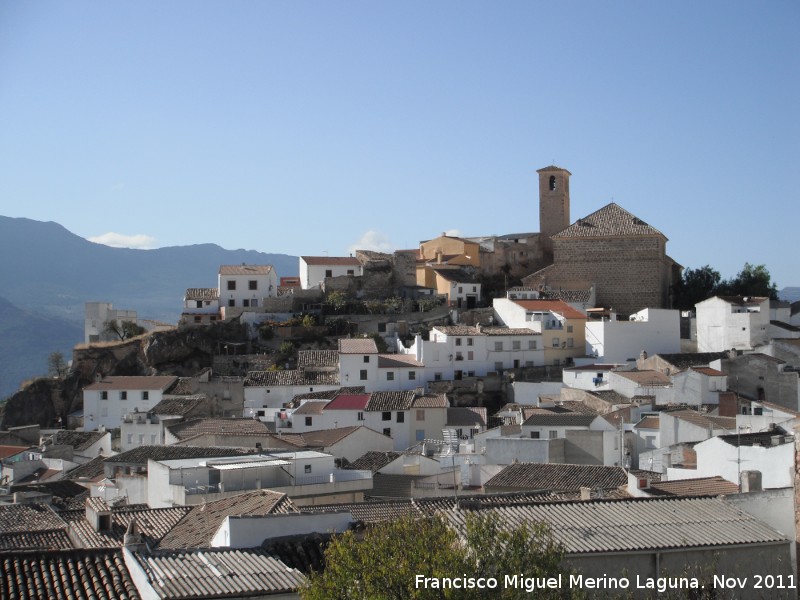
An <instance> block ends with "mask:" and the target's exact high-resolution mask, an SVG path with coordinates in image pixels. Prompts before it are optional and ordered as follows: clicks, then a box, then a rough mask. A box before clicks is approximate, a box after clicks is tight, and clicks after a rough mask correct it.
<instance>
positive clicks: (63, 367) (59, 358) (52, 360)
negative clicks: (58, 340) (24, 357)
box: [47, 352, 68, 379]
mask: <svg viewBox="0 0 800 600" xmlns="http://www.w3.org/2000/svg"><path fill="white" fill-rule="evenodd" d="M47 370H48V372H49V373H50V375H52V376H53V377H58V378H59V379H60V378H62V377H64V375H66V374H67V370H68V367H67V361H65V360H64V355H63V354H61V352H51V353H50V356H48V357H47Z"/></svg>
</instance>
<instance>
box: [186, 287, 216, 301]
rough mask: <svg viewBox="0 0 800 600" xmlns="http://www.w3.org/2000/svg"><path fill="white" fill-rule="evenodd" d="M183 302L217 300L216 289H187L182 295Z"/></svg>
mask: <svg viewBox="0 0 800 600" xmlns="http://www.w3.org/2000/svg"><path fill="white" fill-rule="evenodd" d="M183 298H184V300H209V301H211V300H219V290H218V289H217V288H188V289H187V290H186V293H185V294H184V295H183Z"/></svg>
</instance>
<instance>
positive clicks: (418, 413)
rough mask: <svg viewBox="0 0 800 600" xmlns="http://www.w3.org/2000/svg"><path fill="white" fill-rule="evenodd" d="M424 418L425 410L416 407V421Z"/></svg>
mask: <svg viewBox="0 0 800 600" xmlns="http://www.w3.org/2000/svg"><path fill="white" fill-rule="evenodd" d="M424 420H425V411H424V410H422V409H417V421H424Z"/></svg>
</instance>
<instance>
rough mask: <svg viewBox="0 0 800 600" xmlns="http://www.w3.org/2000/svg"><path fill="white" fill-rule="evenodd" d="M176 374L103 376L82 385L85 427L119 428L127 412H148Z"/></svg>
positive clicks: (168, 387) (175, 378)
mask: <svg viewBox="0 0 800 600" xmlns="http://www.w3.org/2000/svg"><path fill="white" fill-rule="evenodd" d="M177 380H178V378H177V377H175V376H172V375H159V376H153V377H104V378H103V379H101V380H100V381H97V382H95V383H93V384H91V385H87V386H86V387H85V388H83V428H84V430H85V431H96V430H97V429H100V428H101V427H104V428H106V429H115V428H119V427H120V426H121V424H122V421H123V419H124V418H125V415H127V414H129V413H134V412H139V413H142V412H147V411H149V410H150V409H152V408H153V407H154V406H155V405H156V404H158V403H159V402H161V399H162V397H163V395H164V394H165V393H166V392H167V390H169V389H170V388H171V387H172V386H173V385H174V384H175V382H176V381H177Z"/></svg>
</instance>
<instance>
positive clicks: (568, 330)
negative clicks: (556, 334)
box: [567, 325, 572, 333]
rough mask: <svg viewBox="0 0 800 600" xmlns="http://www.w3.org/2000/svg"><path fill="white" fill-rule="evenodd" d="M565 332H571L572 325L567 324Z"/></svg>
mask: <svg viewBox="0 0 800 600" xmlns="http://www.w3.org/2000/svg"><path fill="white" fill-rule="evenodd" d="M567 333H572V325H567Z"/></svg>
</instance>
